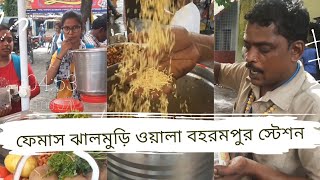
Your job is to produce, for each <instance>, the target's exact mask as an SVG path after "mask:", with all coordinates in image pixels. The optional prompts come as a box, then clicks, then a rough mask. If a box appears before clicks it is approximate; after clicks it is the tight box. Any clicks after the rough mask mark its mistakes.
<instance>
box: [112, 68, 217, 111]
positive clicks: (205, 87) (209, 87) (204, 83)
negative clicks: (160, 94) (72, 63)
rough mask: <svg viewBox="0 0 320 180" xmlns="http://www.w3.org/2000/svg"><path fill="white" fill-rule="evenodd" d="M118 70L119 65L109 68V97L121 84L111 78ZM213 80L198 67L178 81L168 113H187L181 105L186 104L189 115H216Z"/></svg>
mask: <svg viewBox="0 0 320 180" xmlns="http://www.w3.org/2000/svg"><path fill="white" fill-rule="evenodd" d="M117 69H118V66H117V64H115V65H112V66H110V67H108V74H107V75H108V90H107V92H108V95H111V94H112V92H113V90H112V87H113V86H114V85H115V84H117V83H119V82H118V80H117V79H115V78H111V77H112V76H113V75H114V73H115V72H116V71H117ZM213 79H214V78H213V72H211V71H210V70H209V69H206V68H202V67H200V66H196V67H195V68H194V69H193V70H192V71H191V72H190V73H188V74H187V75H186V76H184V77H182V78H180V79H178V80H177V81H176V84H177V93H176V96H177V98H175V97H174V96H173V95H170V96H169V97H168V98H169V105H168V112H169V113H185V111H182V109H184V108H182V109H181V105H182V104H184V103H185V102H186V104H187V106H188V111H187V112H188V113H214V84H213V81H214V80H213ZM110 103H113V102H112V100H111V99H109V100H108V104H110ZM108 111H110V110H109V109H108Z"/></svg>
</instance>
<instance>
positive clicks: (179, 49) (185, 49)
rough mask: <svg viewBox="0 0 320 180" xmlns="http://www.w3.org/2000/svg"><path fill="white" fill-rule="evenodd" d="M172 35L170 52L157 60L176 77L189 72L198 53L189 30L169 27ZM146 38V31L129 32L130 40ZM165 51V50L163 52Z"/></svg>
mask: <svg viewBox="0 0 320 180" xmlns="http://www.w3.org/2000/svg"><path fill="white" fill-rule="evenodd" d="M170 31H171V32H172V33H173V36H174V39H175V40H174V46H173V49H172V51H171V52H170V54H167V55H166V56H165V58H163V59H162V60H160V61H159V63H160V64H159V65H160V67H161V69H166V70H167V71H169V70H170V73H172V74H173V77H174V78H175V79H178V78H180V77H182V76H184V75H186V74H187V73H188V72H190V71H191V70H192V69H193V68H194V67H195V66H196V63H197V62H198V61H199V58H200V53H199V50H198V48H197V45H196V43H195V42H194V41H193V39H192V37H191V35H190V34H189V32H188V31H187V30H186V29H185V28H183V27H178V26H174V27H171V28H170ZM146 38H148V34H147V33H146V32H144V31H143V32H140V33H136V34H130V35H129V39H130V40H131V41H132V42H135V43H139V44H143V43H145V41H146ZM164 53H165V52H164Z"/></svg>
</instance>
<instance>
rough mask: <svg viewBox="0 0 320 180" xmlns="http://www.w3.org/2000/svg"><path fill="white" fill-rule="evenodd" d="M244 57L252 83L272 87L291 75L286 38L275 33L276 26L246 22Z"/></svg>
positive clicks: (290, 61) (293, 65)
mask: <svg viewBox="0 0 320 180" xmlns="http://www.w3.org/2000/svg"><path fill="white" fill-rule="evenodd" d="M244 58H245V60H246V61H247V67H248V69H249V70H250V74H249V77H250V78H251V82H252V84H254V85H256V86H260V87H264V88H269V89H272V90H273V89H274V88H276V87H277V86H279V85H280V84H282V83H283V82H285V81H286V80H287V79H288V78H290V76H291V72H290V71H289V70H290V68H291V69H292V67H295V63H296V62H294V61H292V57H291V54H290V49H289V48H288V42H287V40H286V39H285V38H284V37H283V36H281V35H280V34H278V33H277V29H276V26H275V25H274V24H271V25H270V26H268V27H263V26H259V25H258V24H255V23H254V24H250V23H248V25H247V27H246V31H245V34H244Z"/></svg>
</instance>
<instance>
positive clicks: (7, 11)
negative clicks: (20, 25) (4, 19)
mask: <svg viewBox="0 0 320 180" xmlns="http://www.w3.org/2000/svg"><path fill="white" fill-rule="evenodd" d="M3 11H4V15H5V16H18V5H17V0H5V1H4V5H3Z"/></svg>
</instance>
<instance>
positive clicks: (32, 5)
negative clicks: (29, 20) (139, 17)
mask: <svg viewBox="0 0 320 180" xmlns="http://www.w3.org/2000/svg"><path fill="white" fill-rule="evenodd" d="M80 7H81V0H28V3H27V13H59V12H65V11H66V10H70V9H73V10H80ZM106 10H107V0H92V11H93V12H103V11H104V12H106Z"/></svg>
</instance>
